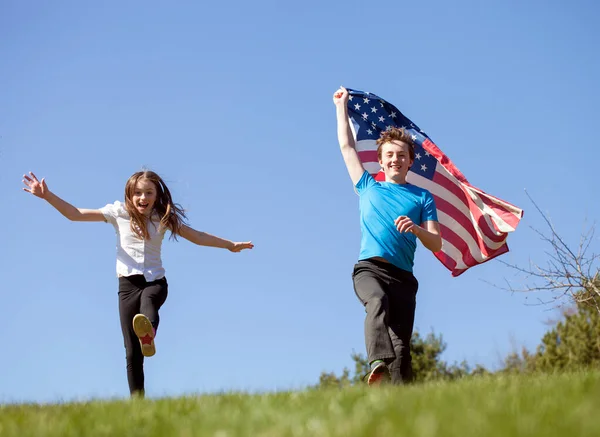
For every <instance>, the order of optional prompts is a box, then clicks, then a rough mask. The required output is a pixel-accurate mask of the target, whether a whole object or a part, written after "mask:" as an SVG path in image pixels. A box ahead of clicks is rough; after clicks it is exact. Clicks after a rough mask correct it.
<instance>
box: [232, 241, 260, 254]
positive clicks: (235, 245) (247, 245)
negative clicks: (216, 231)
mask: <svg viewBox="0 0 600 437" xmlns="http://www.w3.org/2000/svg"><path fill="white" fill-rule="evenodd" d="M253 247H254V244H252V242H251V241H247V242H245V243H239V242H232V245H231V246H230V247H228V248H227V249H229V251H230V252H234V253H237V252H241V251H242V250H244V249H252V248H253Z"/></svg>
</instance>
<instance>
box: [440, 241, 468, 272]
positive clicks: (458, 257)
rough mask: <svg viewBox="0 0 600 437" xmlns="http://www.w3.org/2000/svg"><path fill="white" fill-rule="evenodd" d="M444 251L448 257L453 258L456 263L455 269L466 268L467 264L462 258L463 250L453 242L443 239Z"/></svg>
mask: <svg viewBox="0 0 600 437" xmlns="http://www.w3.org/2000/svg"><path fill="white" fill-rule="evenodd" d="M442 252H444V253H445V254H446V255H447V256H448V257H450V258H452V259H453V260H454V262H455V263H456V267H454V269H466V268H467V265H466V264H465V263H464V261H463V259H462V252H461V251H460V250H458V249H457V248H456V247H454V246H453V245H452V243H450V242H448V241H446V240H443V241H442Z"/></svg>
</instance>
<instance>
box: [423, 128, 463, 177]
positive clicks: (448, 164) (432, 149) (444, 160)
mask: <svg viewBox="0 0 600 437" xmlns="http://www.w3.org/2000/svg"><path fill="white" fill-rule="evenodd" d="M422 145H423V149H425V150H426V151H427V152H429V153H430V154H431V155H433V157H434V158H435V159H437V160H438V162H439V163H440V164H441V165H442V166H443V167H444V168H445V169H446V170H448V172H449V173H450V174H451V175H452V176H454V177H455V178H456V179H457V180H458V181H460V182H463V183H467V184H468V183H469V182H468V181H467V178H466V177H465V175H463V174H462V173H461V172H460V170H459V169H458V168H456V166H455V165H454V163H453V162H452V161H450V158H448V157H447V156H446V155H445V154H444V152H442V151H441V150H440V149H439V147H438V146H436V144H435V143H434V142H433V141H431V140H430V139H429V138H425V141H423V144H422Z"/></svg>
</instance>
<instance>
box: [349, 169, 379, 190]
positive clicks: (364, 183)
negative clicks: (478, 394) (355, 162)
mask: <svg viewBox="0 0 600 437" xmlns="http://www.w3.org/2000/svg"><path fill="white" fill-rule="evenodd" d="M377 184H378V182H377V181H376V180H375V178H373V176H371V175H370V174H369V172H368V171H366V170H365V172H364V173H363V175H362V176H361V178H360V179H359V180H358V182H357V183H356V185H355V186H354V188H356V192H357V193H358V195H359V196H360V195H361V194H362V193H364V192H365V191H366V190H368V189H369V188H371V187H374V186H375V185H377Z"/></svg>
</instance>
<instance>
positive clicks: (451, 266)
mask: <svg viewBox="0 0 600 437" xmlns="http://www.w3.org/2000/svg"><path fill="white" fill-rule="evenodd" d="M434 255H435V257H436V258H437V259H439V260H440V262H441V263H442V264H443V265H444V266H445V267H446V268H447V269H448V270H450V271H451V272H453V271H454V270H455V269H456V261H454V259H452V258H450V256H448V254H447V253H445V252H436V253H434Z"/></svg>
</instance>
